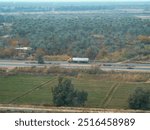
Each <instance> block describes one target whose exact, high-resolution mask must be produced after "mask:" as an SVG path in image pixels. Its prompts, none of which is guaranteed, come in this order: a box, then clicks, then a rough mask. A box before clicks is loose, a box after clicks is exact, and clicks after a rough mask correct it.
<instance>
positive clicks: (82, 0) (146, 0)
mask: <svg viewBox="0 0 150 130" xmlns="http://www.w3.org/2000/svg"><path fill="white" fill-rule="evenodd" d="M0 2H150V0H0Z"/></svg>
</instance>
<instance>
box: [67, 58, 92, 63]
mask: <svg viewBox="0 0 150 130" xmlns="http://www.w3.org/2000/svg"><path fill="white" fill-rule="evenodd" d="M68 62H69V63H89V58H80V57H73V58H70V59H69V60H68Z"/></svg>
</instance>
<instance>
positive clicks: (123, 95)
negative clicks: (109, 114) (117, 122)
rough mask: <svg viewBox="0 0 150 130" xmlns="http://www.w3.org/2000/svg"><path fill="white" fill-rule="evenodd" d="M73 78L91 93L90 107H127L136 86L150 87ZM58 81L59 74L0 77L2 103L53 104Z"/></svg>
mask: <svg viewBox="0 0 150 130" xmlns="http://www.w3.org/2000/svg"><path fill="white" fill-rule="evenodd" d="M70 78H71V79H72V83H73V84H74V86H75V87H76V88H77V89H79V90H85V91H87V92H88V101H87V103H86V106H87V107H100V108H123V109H127V108H128V103H127V100H128V97H129V95H130V93H131V92H132V91H134V89H135V88H136V87H144V88H145V89H150V83H137V82H130V83H129V82H117V81H106V80H105V81H104V80H98V79H94V78H93V79H92V78H90V79H87V78H84V77H82V78H73V77H70ZM56 84H57V77H56V76H31V75H18V76H9V77H0V104H9V103H11V104H13V103H15V104H36V105H51V106H52V105H53V104H52V93H51V88H52V87H53V86H55V85H56Z"/></svg>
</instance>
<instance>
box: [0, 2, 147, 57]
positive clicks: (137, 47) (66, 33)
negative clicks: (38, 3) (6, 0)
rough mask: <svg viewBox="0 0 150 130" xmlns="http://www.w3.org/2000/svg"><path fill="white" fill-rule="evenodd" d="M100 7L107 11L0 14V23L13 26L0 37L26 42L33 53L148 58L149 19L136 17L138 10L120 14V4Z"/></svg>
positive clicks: (0, 32) (1, 32)
mask: <svg viewBox="0 0 150 130" xmlns="http://www.w3.org/2000/svg"><path fill="white" fill-rule="evenodd" d="M76 6H77V5H75V7H76ZM59 7H60V8H62V6H59ZM69 7H70V6H69ZM87 7H88V6H87ZM94 7H95V8H96V6H94ZM103 7H105V8H107V10H106V9H103V8H100V10H97V11H95V12H90V11H89V12H83V11H82V12H70V11H66V10H67V9H66V10H65V11H66V12H60V11H56V12H55V11H54V12H53V11H52V12H51V13H44V12H42V13H37V14H36V13H34V14H32V13H29V14H20V15H7V16H4V15H0V24H2V23H10V24H12V25H11V26H6V27H4V26H3V27H1V28H3V29H1V31H0V36H3V35H8V34H9V35H10V39H17V40H19V41H21V40H26V41H28V42H29V46H30V47H32V48H33V52H36V49H37V48H42V49H43V50H44V51H45V54H47V55H62V54H67V55H69V56H79V57H89V58H90V59H91V60H93V59H97V60H99V59H105V58H107V59H109V60H113V58H114V59H116V57H117V60H125V59H129V58H134V57H136V56H139V55H140V56H141V55H142V56H148V55H150V47H149V44H150V38H149V36H150V19H141V18H138V17H136V16H138V15H145V14H144V13H143V14H141V13H140V14H138V11H137V12H136V13H135V12H134V13H131V12H129V13H127V12H120V13H119V9H120V6H119V5H118V6H117V5H113V6H110V5H109V6H108V5H105V6H103ZM125 7H128V6H127V5H126V6H125ZM80 8H85V7H84V6H83V5H82V6H80ZM130 8H131V7H130ZM141 8H144V9H145V10H147V6H143V5H141ZM115 9H118V11H116V10H115ZM79 10H81V9H79ZM79 10H78V11H79ZM86 10H88V9H86ZM89 10H90V7H89ZM95 10H96V9H95ZM143 37H146V38H147V39H146V38H145V39H146V41H144V40H143V39H142V38H143ZM4 42H5V43H4ZM8 42H9V41H6V40H3V41H2V40H1V43H0V45H1V46H2V45H3V44H4V45H3V46H7V44H6V43H8ZM2 43H3V44H2ZM116 55H117V56H116Z"/></svg>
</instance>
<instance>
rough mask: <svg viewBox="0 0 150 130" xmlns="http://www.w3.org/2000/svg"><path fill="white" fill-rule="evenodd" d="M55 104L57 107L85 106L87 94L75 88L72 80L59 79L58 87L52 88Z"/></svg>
mask: <svg viewBox="0 0 150 130" xmlns="http://www.w3.org/2000/svg"><path fill="white" fill-rule="evenodd" d="M52 95H53V103H54V105H56V106H74V107H75V106H84V105H85V102H86V101H87V96H88V94H87V92H85V91H78V90H76V89H75V88H74V86H73V84H72V83H71V80H70V79H64V78H63V77H59V79H58V85H56V86H55V87H54V88H52Z"/></svg>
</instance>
